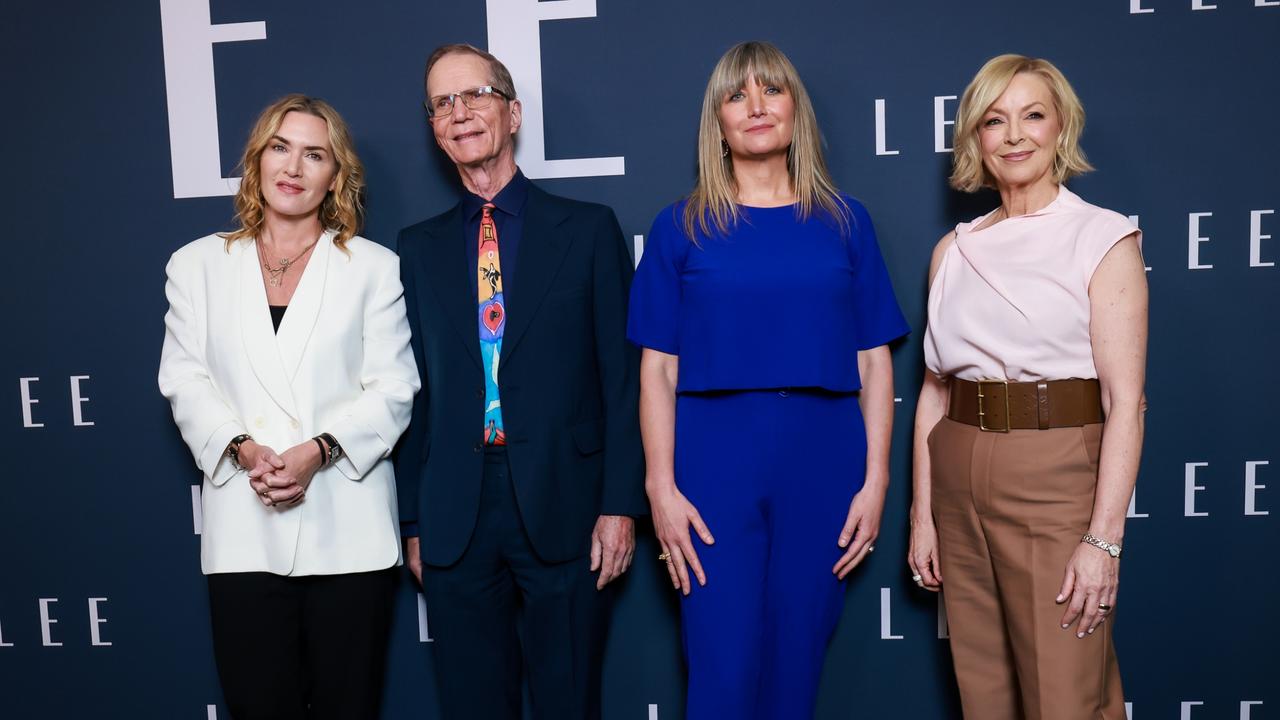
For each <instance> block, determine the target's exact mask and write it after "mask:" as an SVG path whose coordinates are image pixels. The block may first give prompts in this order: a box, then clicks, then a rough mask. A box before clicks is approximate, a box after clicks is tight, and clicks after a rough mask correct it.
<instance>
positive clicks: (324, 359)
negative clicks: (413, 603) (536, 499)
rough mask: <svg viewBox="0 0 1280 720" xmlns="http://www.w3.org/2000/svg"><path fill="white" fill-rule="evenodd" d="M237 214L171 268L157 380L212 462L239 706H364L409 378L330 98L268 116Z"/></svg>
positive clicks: (396, 302)
mask: <svg viewBox="0 0 1280 720" xmlns="http://www.w3.org/2000/svg"><path fill="white" fill-rule="evenodd" d="M242 169H243V173H244V179H243V181H242V182H241V185H240V189H239V192H238V193H237V195H236V199H235V205H236V211H237V219H238V221H239V223H240V227H239V229H237V230H235V231H234V232H230V233H222V234H214V235H209V236H208V237H204V238H201V239H199V240H196V241H195V242H192V243H190V244H188V245H186V246H185V247H183V248H182V249H180V250H178V251H177V252H175V253H174V254H173V257H172V258H171V259H170V261H169V265H168V267H167V270H166V272H167V274H168V282H167V284H166V286H165V293H166V295H167V296H168V300H169V312H168V314H167V315H166V316H165V340H164V349H163V351H162V354H161V359H160V376H159V382H160V391H161V392H162V393H163V394H164V395H165V397H167V398H168V399H169V402H170V404H171V405H172V407H173V416H174V420H175V422H176V423H177V425H178V428H179V429H180V430H181V431H182V437H183V440H185V441H186V443H187V445H188V447H190V449H191V453H192V455H193V456H194V457H195V461H196V465H197V466H198V467H199V468H200V470H201V471H202V472H203V473H204V492H203V495H202V498H203V504H204V516H203V517H204V525H203V530H202V533H201V545H200V556H201V558H200V559H201V567H202V569H203V571H204V573H205V574H206V575H207V576H208V582H209V606H210V613H211V620H212V628H213V645H214V655H215V659H216V661H217V666H218V674H219V677H220V679H221V681H222V687H223V692H224V695H225V696H226V700H227V704H228V707H229V709H230V712H231V715H232V717H233V718H236V720H253V719H255V718H272V719H273V720H281V719H286V718H374V717H377V715H378V703H379V699H380V697H381V694H382V671H383V667H384V657H385V654H386V647H387V640H388V637H387V633H388V629H389V627H390V618H391V609H392V600H393V590H394V587H395V582H396V573H395V567H396V566H397V565H399V564H400V562H401V559H400V541H399V535H400V532H399V526H398V525H399V523H398V521H397V517H396V496H395V481H394V477H393V475H392V467H391V463H390V461H389V459H388V456H389V454H390V452H391V448H392V447H393V446H394V445H395V443H396V440H397V439H398V438H399V437H400V434H401V433H402V432H403V431H404V429H405V426H406V425H407V424H408V422H409V413H410V408H411V404H412V401H413V396H414V393H416V392H417V391H418V388H419V387H420V381H419V377H418V372H417V367H416V365H415V364H414V359H413V352H412V350H410V347H409V325H408V321H407V320H406V317H405V306H404V299H403V289H402V287H401V285H400V279H399V259H398V258H397V257H396V255H395V254H394V253H393V252H391V251H390V250H387V249H385V248H383V247H382V246H380V245H378V244H376V243H373V242H370V241H369V240H366V239H364V238H362V237H359V236H357V235H355V232H356V229H357V226H358V224H359V221H360V211H361V194H362V191H363V172H362V168H361V165H360V161H359V159H358V158H357V156H356V154H355V151H354V146H353V143H352V141H351V138H350V134H349V132H348V130H347V126H346V124H345V123H344V122H343V120H342V118H341V117H340V116H339V115H338V113H337V112H336V111H335V110H334V109H333V108H332V107H331V106H329V105H328V104H327V103H325V102H324V101H322V100H317V99H313V98H308V97H305V96H302V95H290V96H287V97H285V98H282V99H281V100H279V101H277V102H275V103H274V104H272V105H271V106H269V107H268V108H267V109H266V110H264V111H263V113H262V115H261V116H260V117H259V118H258V121H257V123H256V125H255V127H254V129H253V131H252V133H251V135H250V138H249V142H248V146H247V147H246V149H245V153H244V159H243V168H242Z"/></svg>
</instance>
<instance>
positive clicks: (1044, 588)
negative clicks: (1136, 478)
mask: <svg viewBox="0 0 1280 720" xmlns="http://www.w3.org/2000/svg"><path fill="white" fill-rule="evenodd" d="M1101 444H1102V425H1086V426H1084V427H1076V428H1057V429H1052V430H1013V431H1011V432H1009V433H994V432H983V431H981V430H979V429H978V428H976V427H972V426H970V425H965V424H963V423H958V422H955V421H954V420H950V419H947V418H943V419H942V420H941V421H940V422H939V423H938V425H937V426H936V427H935V428H934V430H933V432H932V433H931V434H930V436H929V456H930V461H931V469H932V481H933V514H934V520H935V522H936V524H937V528H938V538H939V540H938V543H939V556H940V557H939V560H940V564H941V566H942V568H941V569H942V576H943V586H942V587H943V594H944V598H945V603H946V611H947V621H948V624H949V626H950V632H951V652H952V656H953V658H954V660H955V668H956V679H957V680H958V682H959V685H960V699H961V704H962V706H963V708H964V715H965V717H966V718H968V719H969V720H1125V714H1124V694H1123V691H1122V690H1121V687H1120V670H1119V667H1118V666H1117V664H1116V654H1115V648H1114V646H1113V645H1112V642H1111V626H1112V624H1113V623H1114V622H1115V615H1114V611H1112V613H1111V614H1110V615H1109V616H1108V618H1107V620H1106V621H1105V622H1103V623H1102V624H1101V625H1099V626H1098V629H1097V630H1096V631H1094V633H1093V634H1092V635H1086V636H1085V637H1084V638H1083V639H1079V638H1077V637H1076V635H1075V633H1076V631H1077V630H1076V625H1075V624H1073V625H1072V626H1071V627H1070V628H1069V629H1067V630H1063V629H1062V622H1061V621H1062V616H1063V613H1064V612H1065V610H1066V605H1065V604H1058V603H1056V602H1054V600H1055V598H1056V597H1057V595H1058V591H1059V590H1060V589H1061V587H1062V578H1063V572H1064V570H1065V569H1066V565H1067V561H1068V560H1069V559H1070V558H1071V554H1072V553H1074V552H1075V551H1076V548H1077V547H1079V546H1080V537H1081V536H1082V535H1083V534H1084V533H1085V532H1086V531H1087V530H1088V527H1089V519H1090V516H1091V515H1092V511H1093V500H1094V488H1095V486H1096V485H1097V476H1098V453H1099V449H1100V446H1101ZM1099 552H1101V551H1099Z"/></svg>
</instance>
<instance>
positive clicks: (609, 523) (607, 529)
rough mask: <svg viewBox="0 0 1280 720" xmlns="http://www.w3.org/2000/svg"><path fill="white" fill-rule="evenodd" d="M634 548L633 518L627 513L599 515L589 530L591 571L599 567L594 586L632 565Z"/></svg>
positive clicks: (619, 573) (616, 575) (614, 576)
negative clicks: (591, 529) (598, 575)
mask: <svg viewBox="0 0 1280 720" xmlns="http://www.w3.org/2000/svg"><path fill="white" fill-rule="evenodd" d="M635 552H636V521H635V520H633V519H631V518H629V517H627V516H626V515H601V516H600V518H599V519H598V520H596V528H595V530H593V531H592V532H591V572H595V571H597V570H599V571H600V577H599V578H598V579H597V580H596V590H603V589H604V586H605V585H608V584H609V583H610V582H611V581H613V580H616V579H617V578H619V577H620V576H621V575H622V573H624V572H626V571H627V568H629V567H631V557H632V556H633V555H635Z"/></svg>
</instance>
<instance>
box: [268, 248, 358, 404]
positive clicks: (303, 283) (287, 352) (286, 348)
mask: <svg viewBox="0 0 1280 720" xmlns="http://www.w3.org/2000/svg"><path fill="white" fill-rule="evenodd" d="M333 253H334V248H333V233H332V232H330V231H328V230H326V231H324V234H323V235H321V236H320V239H319V240H317V241H316V249H315V250H313V251H312V253H311V258H310V260H308V261H307V266H306V267H304V268H303V269H302V278H301V279H299V280H298V287H297V289H296V290H294V291H293V297H292V298H290V299H289V309H288V310H287V311H286V312H285V314H284V320H282V321H281V322H280V331H279V332H277V333H276V338H275V339H276V344H277V345H278V346H279V349H280V360H281V362H282V363H284V372H285V377H286V378H287V379H288V380H289V382H290V384H292V382H293V378H294V377H295V376H296V375H297V374H298V365H300V364H301V363H302V355H303V352H304V351H305V350H306V348H307V341H308V340H309V339H311V333H312V332H314V331H315V327H316V322H317V321H318V320H319V318H320V303H321V300H322V298H324V287H325V282H326V281H327V280H328V276H329V263H330V262H333V261H334V260H337V261H339V262H342V261H343V260H345V259H346V257H345V256H342V257H338V258H335V257H333Z"/></svg>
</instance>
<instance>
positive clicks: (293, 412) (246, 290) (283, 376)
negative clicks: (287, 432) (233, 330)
mask: <svg viewBox="0 0 1280 720" xmlns="http://www.w3.org/2000/svg"><path fill="white" fill-rule="evenodd" d="M238 247H239V248H240V272H239V274H240V293H239V297H240V333H241V337H242V339H243V341H244V349H245V352H246V354H248V356H249V365H250V366H251V367H252V368H253V373H254V375H256V376H257V378H258V382H259V383H261V384H262V387H263V388H265V389H266V391H267V394H268V395H270V396H271V399H272V400H274V401H275V403H276V404H277V405H279V406H280V409H281V410H284V411H285V412H286V413H288V414H289V416H290V417H292V418H294V419H297V418H298V410H297V405H296V404H295V403H294V399H293V389H292V388H291V387H290V386H289V376H288V374H287V373H286V372H285V366H284V363H283V362H281V359H280V351H279V347H278V345H277V343H276V334H275V330H274V329H273V328H272V326H271V311H270V310H268V309H267V289H266V287H265V286H263V284H262V271H261V270H260V269H259V268H258V251H257V245H256V244H255V241H252V240H250V241H247V242H241V243H239V244H238ZM288 314H289V313H288V312H286V313H285V315H286V317H287V316H288Z"/></svg>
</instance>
